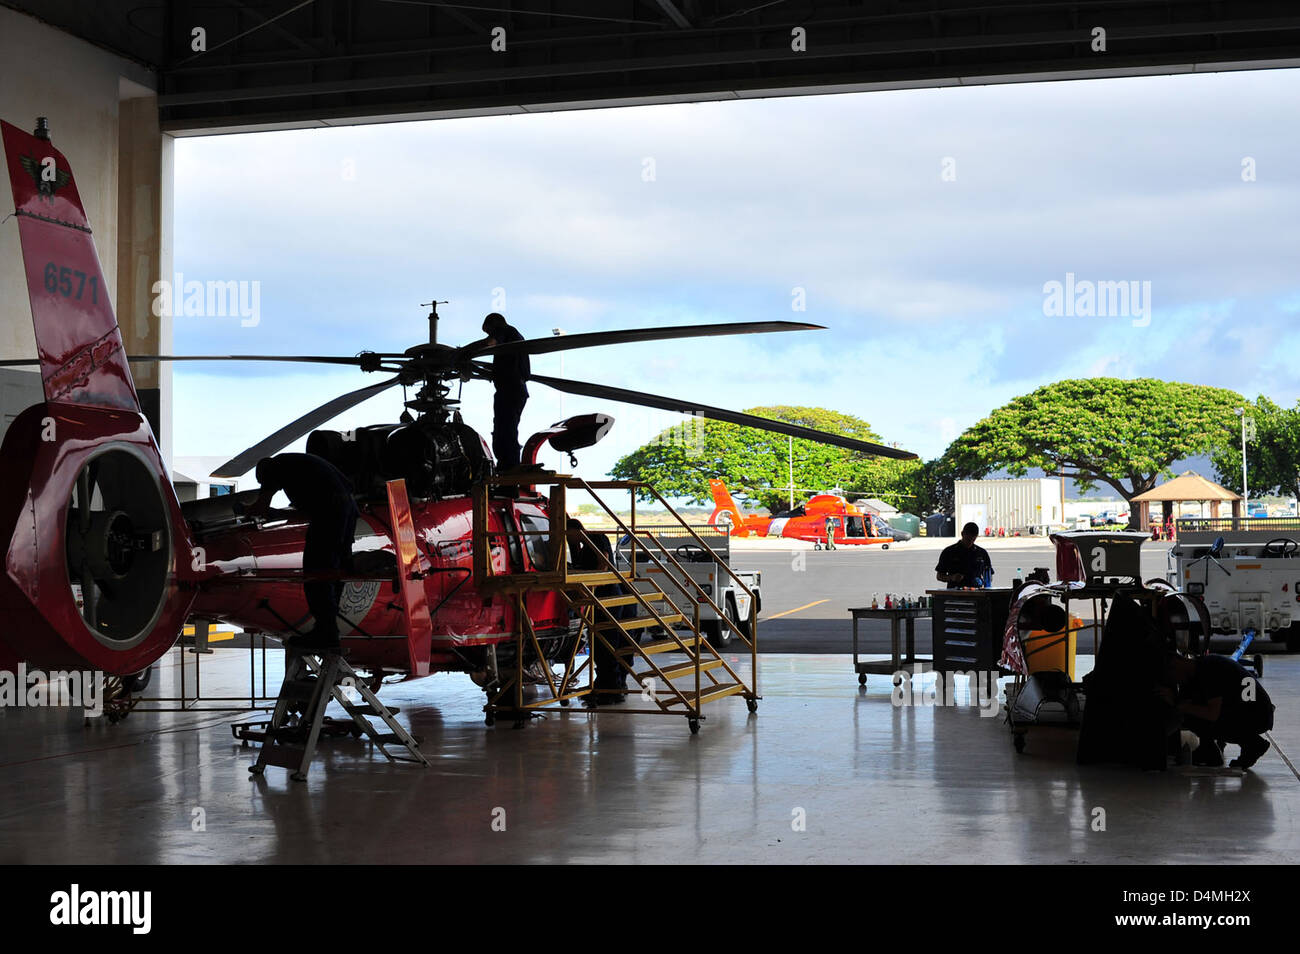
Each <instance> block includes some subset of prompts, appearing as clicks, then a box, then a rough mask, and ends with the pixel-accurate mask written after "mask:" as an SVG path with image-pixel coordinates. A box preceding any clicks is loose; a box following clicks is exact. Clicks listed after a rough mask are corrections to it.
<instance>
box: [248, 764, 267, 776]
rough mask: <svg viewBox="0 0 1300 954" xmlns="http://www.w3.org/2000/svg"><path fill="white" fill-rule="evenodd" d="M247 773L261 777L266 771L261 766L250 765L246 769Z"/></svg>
mask: <svg viewBox="0 0 1300 954" xmlns="http://www.w3.org/2000/svg"><path fill="white" fill-rule="evenodd" d="M248 771H249V772H251V773H252V774H253V775H261V774H262V773H263V772H265V771H266V767H265V766H262V765H250V766H249V767H248Z"/></svg>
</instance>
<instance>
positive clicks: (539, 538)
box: [519, 513, 551, 570]
mask: <svg viewBox="0 0 1300 954" xmlns="http://www.w3.org/2000/svg"><path fill="white" fill-rule="evenodd" d="M519 523H520V525H521V526H522V527H523V529H524V546H525V547H527V548H528V559H529V561H530V562H531V563H532V564H533V568H534V569H537V570H545V569H547V568H549V567H550V565H551V556H550V548H549V547H548V546H547V540H548V539H549V538H548V537H547V536H546V534H548V533H549V532H550V529H551V522H550V521H549V520H547V519H546V518H545V517H538V516H534V515H532V514H526V513H521V514H519Z"/></svg>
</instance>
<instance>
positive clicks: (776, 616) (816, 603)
mask: <svg viewBox="0 0 1300 954" xmlns="http://www.w3.org/2000/svg"><path fill="white" fill-rule="evenodd" d="M829 602H830V600H829V599H824V600H815V601H813V602H812V603H805V604H804V605H803V606H796V607H795V608H794V609H792V610H786V611H785V612H784V613H774V614H773V615H771V616H764V617H763V618H762V619H761V620H760V621H759V622H762V623H766V622H767V621H768V620H770V619H780V618H781V617H782V616H789V615H790V614H791V613H798V612H801V611H802V610H806V609H811V608H812V607H814V606H820V605H821V604H822V603H829Z"/></svg>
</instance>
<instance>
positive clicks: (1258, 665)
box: [1254, 653, 1264, 679]
mask: <svg viewBox="0 0 1300 954" xmlns="http://www.w3.org/2000/svg"><path fill="white" fill-rule="evenodd" d="M1254 663H1255V675H1256V676H1258V677H1259V678H1260V679H1263V678H1264V657H1263V656H1261V655H1259V653H1256V654H1255V659H1254Z"/></svg>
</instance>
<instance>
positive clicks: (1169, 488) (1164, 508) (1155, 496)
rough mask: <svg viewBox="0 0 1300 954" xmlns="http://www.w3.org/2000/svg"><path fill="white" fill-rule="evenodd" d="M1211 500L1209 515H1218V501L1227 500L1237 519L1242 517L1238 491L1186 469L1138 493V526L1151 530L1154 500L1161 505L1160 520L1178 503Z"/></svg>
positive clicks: (1219, 502) (1167, 516)
mask: <svg viewBox="0 0 1300 954" xmlns="http://www.w3.org/2000/svg"><path fill="white" fill-rule="evenodd" d="M1207 501H1208V502H1209V504H1210V517H1211V518H1214V517H1218V516H1219V504H1221V503H1223V502H1224V501H1227V502H1228V503H1230V504H1232V516H1233V518H1234V519H1239V518H1240V517H1241V495H1240V494H1235V493H1233V492H1232V491H1231V490H1229V489H1228V488H1227V487H1224V486H1222V485H1220V484H1216V483H1215V482H1214V481H1212V480H1207V479H1206V478H1204V477H1202V476H1201V475H1200V474H1197V473H1193V472H1192V471H1190V470H1189V471H1187V473H1185V474H1183V475H1182V476H1181V477H1175V478H1174V479H1173V480H1169V481H1166V482H1165V483H1163V484H1161V485H1160V486H1159V487H1152V488H1151V489H1150V490H1148V491H1147V492H1146V493H1144V494H1138V495H1137V496H1136V497H1134V498H1133V500H1132V503H1135V504H1137V507H1138V512H1137V519H1138V527H1139V528H1140V529H1142V530H1148V529H1150V527H1151V520H1150V513H1151V504H1153V503H1159V504H1160V505H1161V514H1160V522H1161V523H1163V522H1164V521H1166V520H1168V519H1169V518H1170V517H1171V516H1172V515H1173V512H1174V504H1175V503H1189V502H1190V503H1200V504H1204V503H1206V502H1207Z"/></svg>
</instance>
